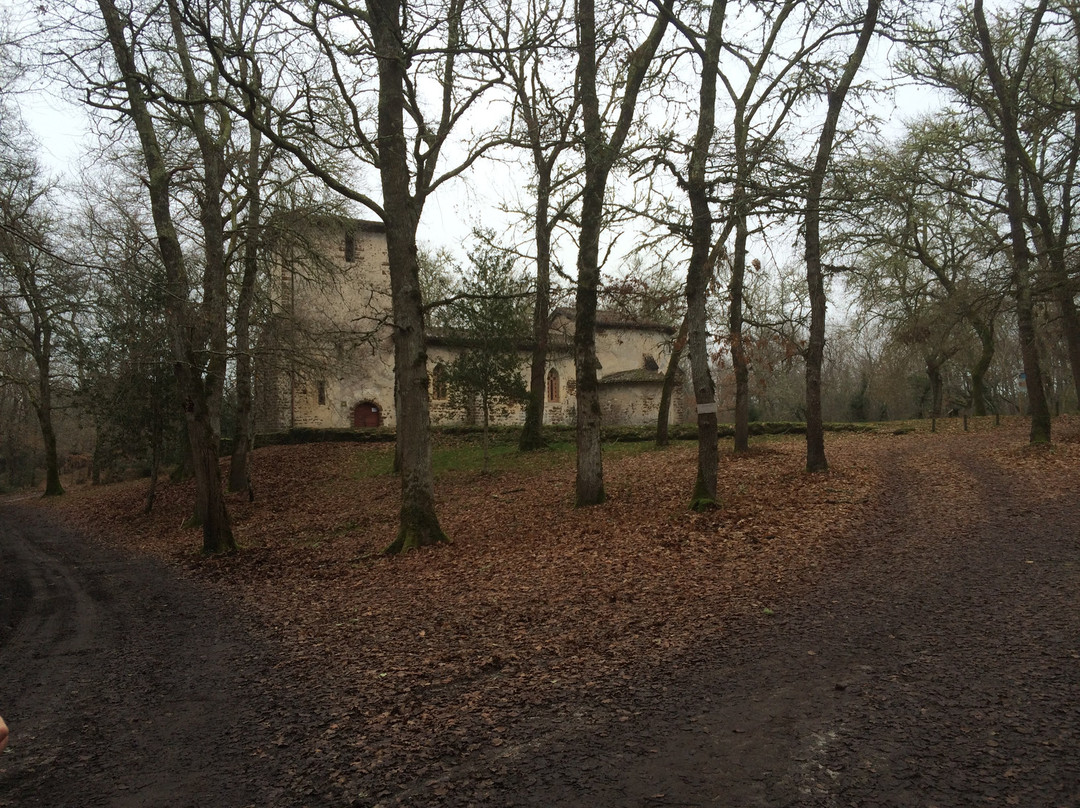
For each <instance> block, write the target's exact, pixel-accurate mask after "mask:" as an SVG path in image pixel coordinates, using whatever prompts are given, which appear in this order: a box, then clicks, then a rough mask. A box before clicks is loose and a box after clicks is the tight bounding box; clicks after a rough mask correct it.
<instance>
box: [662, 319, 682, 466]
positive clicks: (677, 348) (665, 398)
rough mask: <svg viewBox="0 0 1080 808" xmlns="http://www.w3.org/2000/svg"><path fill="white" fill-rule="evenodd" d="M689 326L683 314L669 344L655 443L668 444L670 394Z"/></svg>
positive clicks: (672, 390) (677, 372)
mask: <svg viewBox="0 0 1080 808" xmlns="http://www.w3.org/2000/svg"><path fill="white" fill-rule="evenodd" d="M689 328H690V319H689V317H688V316H687V315H685V314H684V315H683V320H682V324H681V325H680V326H679V333H678V334H677V335H676V336H675V342H674V343H673V344H672V346H671V356H669V357H668V363H667V369H666V370H665V371H664V386H663V388H661V390H660V411H659V412H657V414H656V445H657V446H667V445H668V422H669V421H670V420H671V396H672V393H673V392H674V390H675V382H676V380H677V379H678V378H679V362H681V361H682V355H683V350H685V348H686V341H687V332H688V331H689Z"/></svg>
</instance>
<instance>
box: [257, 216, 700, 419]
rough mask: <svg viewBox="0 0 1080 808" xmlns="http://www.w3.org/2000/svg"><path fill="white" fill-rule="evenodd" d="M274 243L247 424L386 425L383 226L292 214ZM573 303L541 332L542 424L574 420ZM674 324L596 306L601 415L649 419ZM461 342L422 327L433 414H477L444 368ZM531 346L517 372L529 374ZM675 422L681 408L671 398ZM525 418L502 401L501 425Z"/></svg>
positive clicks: (390, 381)
mask: <svg viewBox="0 0 1080 808" xmlns="http://www.w3.org/2000/svg"><path fill="white" fill-rule="evenodd" d="M288 225H289V226H287V227H282V228H280V232H281V233H282V234H286V235H282V236H281V237H280V238H279V239H277V241H276V243H274V245H273V247H272V248H271V250H270V256H271V266H272V271H271V275H272V278H271V283H270V286H271V288H270V297H271V304H270V305H271V312H270V316H269V317H268V320H267V326H266V328H265V329H264V331H263V334H262V336H261V338H260V340H259V344H258V346H257V348H256V357H255V359H256V361H255V365H256V372H255V396H256V410H255V421H256V423H255V429H256V431H257V432H260V433H267V432H282V431H286V430H289V429H292V428H296V427H312V428H337V429H347V428H356V429H366V428H373V427H394V425H395V418H394V349H393V343H392V341H391V334H392V326H391V304H390V271H389V264H388V260H387V253H386V238H385V234H384V227H383V225H382V223H379V222H369V221H363V220H359V219H349V218H345V217H339V216H327V215H303V216H302V217H301V215H300V214H295V220H294V221H291V222H289V223H288ZM573 327H574V318H573V311H572V310H569V309H557V310H556V311H555V312H554V314H553V318H552V330H551V337H550V340H549V345H550V348H549V353H548V368H547V389H546V392H545V402H546V403H545V407H544V423H545V424H573V423H574V422H575V419H576V403H577V400H576V396H575V395H574V388H575V374H574V357H573ZM671 341H672V329H670V328H668V327H666V326H662V325H658V324H656V323H645V322H637V321H633V320H631V319H628V318H626V317H624V316H620V315H618V314H616V313H613V312H606V311H601V312H598V313H597V333H596V352H597V359H598V360H599V366H600V370H599V373H600V379H599V382H600V387H601V397H600V400H601V407H602V409H603V422H604V423H605V424H609V425H637V424H641V425H646V424H653V423H655V422H656V416H657V408H658V407H659V402H660V393H661V388H662V385H663V371H664V369H665V368H666V363H667V358H668V354H669V351H670V344H671ZM460 350H461V347H460V344H459V343H458V344H456V343H455V340H454V339H453V338H451V337H448V336H446V335H441V334H440V333H439V332H438V331H437V330H434V329H433V330H432V333H430V334H429V335H428V376H429V379H430V385H431V386H430V393H431V421H432V424H435V425H450V424H455V425H456V424H467V423H472V422H473V421H474V419H475V417H476V414H475V413H474V412H470V411H467V408H466V409H463V408H452V407H451V406H450V402H449V392H448V389H447V384H446V380H445V371H446V368H447V367H448V366H449V365H450V363H451V362H453V361H454V359H455V357H456V356H457V355H458V353H459V352H460ZM528 363H529V354H528V352H526V351H524V350H523V351H522V364H521V372H522V376H523V378H524V379H525V380H526V381H527V379H528V373H529V369H528ZM673 400H674V401H675V402H676V403H674V404H673V405H672V412H671V413H670V415H671V421H672V422H673V423H674V422H676V421H678V420H681V419H682V416H683V415H684V413H683V410H684V409H685V406H684V405H683V397H682V396H680V395H679V394H678V391H676V394H675V395H674V396H673ZM523 421H524V406H518V405H513V406H510V407H506V408H503V409H502V410H500V411H499V412H497V413H496V415H495V423H497V424H519V423H522V422H523Z"/></svg>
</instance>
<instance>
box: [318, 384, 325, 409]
mask: <svg viewBox="0 0 1080 808" xmlns="http://www.w3.org/2000/svg"><path fill="white" fill-rule="evenodd" d="M319 403H320V404H325V403H326V382H319Z"/></svg>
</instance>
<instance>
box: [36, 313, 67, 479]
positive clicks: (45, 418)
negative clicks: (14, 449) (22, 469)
mask: <svg viewBox="0 0 1080 808" xmlns="http://www.w3.org/2000/svg"><path fill="white" fill-rule="evenodd" d="M35 342H36V344H35V346H34V354H35V356H34V359H35V361H36V363H37V367H38V390H37V403H35V404H34V412H35V413H36V414H37V419H38V424H39V425H40V427H41V439H42V441H43V442H44V444H45V496H47V497H57V496H60V495H61V494H63V493H64V486H62V485H61V484H60V457H59V455H58V454H57V451H56V430H55V428H54V427H53V407H52V371H51V364H52V329H51V328H50V327H49V326H48V325H47V324H46V322H45V320H44V319H43V318H39V325H38V334H37V337H36V339H35Z"/></svg>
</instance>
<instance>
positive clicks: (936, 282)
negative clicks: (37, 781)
mask: <svg viewBox="0 0 1080 808" xmlns="http://www.w3.org/2000/svg"><path fill="white" fill-rule="evenodd" d="M1078 51H1080V11H1078V10H1077V9H1076V8H1075V6H1074V5H1070V4H1067V3H1051V2H1038V3H1002V4H994V5H993V6H991V7H989V8H986V7H984V4H983V3H982V2H975V3H973V4H972V5H970V6H966V5H965V6H962V7H955V8H954V7H943V6H941V5H939V4H935V3H924V2H905V3H891V4H882V3H880V2H877V1H876V0H869V2H867V3H865V4H863V3H858V2H810V3H806V2H793V1H792V2H784V1H783V0H777V1H776V2H741V3H715V4H713V5H702V4H700V3H696V2H675V0H657V1H656V2H645V3H635V2H610V3H609V2H604V1H603V0H601V2H599V3H597V2H595V0H579V2H578V3H577V4H576V5H575V6H574V7H573V8H570V7H567V6H564V5H560V4H558V3H554V2H544V1H543V0H529V1H528V2H518V0H504V1H503V2H464V0H448V1H447V2H421V3H412V2H407V0H370V2H367V3H365V4H363V5H359V4H350V3H344V4H339V3H335V4H327V3H321V2H313V1H312V0H306V2H297V3H289V2H272V3H266V2H253V1H251V0H243V1H242V2H233V1H232V0H215V2H210V3H203V4H195V3H190V2H183V1H182V0H165V2H163V3H152V4H148V3H140V2H131V3H116V2H114V0H98V2H96V3H80V2H68V3H62V4H59V5H56V6H48V7H46V6H30V5H16V6H9V7H7V8H6V9H5V12H4V15H3V17H2V19H0V71H2V74H3V75H2V79H3V81H2V86H3V90H2V98H0V102H2V104H3V110H2V115H3V117H2V119H0V215H2V217H3V221H2V222H0V284H2V288H0V302H2V308H0V335H2V336H0V339H2V340H3V347H4V351H3V355H2V359H0V362H2V367H0V424H3V427H2V429H3V430H4V434H3V443H2V447H0V472H2V475H3V484H4V485H5V486H6V487H21V486H28V485H29V486H32V485H38V484H41V483H44V486H45V491H46V493H49V494H58V493H60V492H61V491H62V486H61V484H60V472H61V470H62V469H63V468H64V467H65V466H66V467H67V468H69V469H72V468H85V475H86V476H87V477H88V478H89V479H92V480H93V481H95V482H96V481H101V480H107V479H110V478H117V477H123V476H130V475H133V474H146V475H148V477H149V479H150V488H149V493H148V495H147V498H146V503H147V507H148V508H149V507H152V505H153V500H154V491H155V482H156V480H157V476H158V474H159V471H160V470H161V469H163V468H172V467H178V468H182V469H186V472H187V473H189V474H191V475H193V476H194V477H195V480H196V487H195V490H196V496H195V503H194V506H193V515H192V521H193V523H198V524H201V525H202V526H203V539H204V540H203V548H204V550H206V551H208V552H218V551H228V550H231V549H234V548H235V541H234V539H233V537H232V535H231V520H230V517H229V513H228V509H227V506H226V501H225V498H224V497H223V496H222V491H223V489H224V488H226V487H228V488H229V489H231V490H233V491H243V490H245V489H246V488H248V487H249V485H250V473H249V469H248V467H247V463H248V451H249V449H250V448H251V446H252V443H253V437H254V436H253V435H252V380H253V374H254V373H255V363H256V362H257V357H258V348H259V346H260V345H261V344H265V343H266V340H265V339H264V338H265V335H266V329H268V328H270V327H271V326H272V324H273V323H275V322H276V320H275V315H278V314H280V312H278V311H275V308H274V301H273V300H272V299H271V297H270V296H269V294H268V290H269V284H268V282H267V280H268V271H267V266H266V262H265V256H266V254H267V250H266V249H265V247H266V245H267V244H268V243H270V242H271V241H273V240H275V239H280V238H287V237H290V236H291V237H296V234H295V233H292V234H290V233H286V232H283V229H285V228H286V227H287V225H286V224H284V223H286V222H287V221H288V219H289V217H288V216H285V215H284V214H286V213H294V212H296V211H304V212H318V213H331V214H337V215H355V216H361V217H365V218H374V219H378V220H381V221H382V222H383V223H384V224H385V226H386V232H387V241H388V250H389V259H390V271H391V284H392V287H393V289H392V291H393V311H392V313H391V314H390V319H391V321H392V324H393V326H394V329H395V335H396V336H395V368H396V373H397V378H398V389H399V397H398V401H397V408H396V409H397V411H398V417H399V428H398V432H397V436H396V437H397V453H396V455H397V458H396V466H397V469H398V472H399V474H400V478H401V513H400V517H401V525H400V529H399V535H398V541H397V542H395V543H394V545H393V547H394V549H405V548H409V547H413V546H418V545H423V544H428V543H432V542H436V541H439V540H441V539H442V538H444V535H443V531H442V529H441V527H440V525H439V522H438V517H437V514H436V512H435V499H434V495H433V485H434V482H433V477H432V474H431V447H430V438H429V428H428V410H427V407H428V401H427V398H428V383H427V382H428V380H427V369H426V362H425V361H424V356H425V354H424V345H425V330H426V328H427V327H428V324H429V323H430V322H433V321H435V320H436V319H437V318H438V316H439V310H440V305H439V304H440V303H441V302H443V301H446V300H451V299H456V300H457V302H460V300H461V298H460V295H459V294H458V293H459V292H460V282H459V278H460V276H461V275H462V274H463V270H465V269H467V265H468V264H469V262H470V260H471V259H470V257H469V256H471V255H476V254H478V251H479V252H483V253H484V254H490V251H492V250H497V251H499V252H500V254H501V255H502V256H503V259H504V260H505V261H507V262H508V264H507V265H510V266H513V267H515V269H514V271H515V272H517V273H520V275H521V276H523V277H524V278H526V279H527V280H528V294H529V298H530V300H531V305H530V312H529V314H530V315H531V316H530V323H529V324H528V328H529V331H530V333H529V335H528V337H529V340H530V345H531V346H532V355H531V358H530V362H529V366H528V367H523V368H522V372H523V374H524V375H525V376H526V377H527V378H529V380H530V413H531V417H530V418H529V419H527V422H526V426H525V429H524V430H523V434H522V436H521V441H520V443H521V446H522V448H523V449H529V448H536V447H538V446H541V445H543V443H544V436H543V425H542V424H541V423H540V422H539V420H538V418H537V416H536V413H537V407H539V406H540V404H541V397H542V395H543V368H544V361H545V349H546V342H547V331H546V329H547V325H548V323H549V322H550V314H551V311H552V310H553V308H554V307H555V306H557V305H560V304H565V305H570V306H572V307H573V308H574V310H575V313H576V326H577V328H576V334H575V345H574V350H575V358H576V363H577V378H576V380H575V382H576V385H577V391H578V400H579V403H580V404H579V408H578V413H577V417H578V423H577V428H576V454H577V470H576V493H575V496H576V501H577V503H578V504H580V505H589V504H593V503H597V502H601V501H603V499H604V498H605V490H604V485H603V458H602V449H601V441H600V438H601V427H602V424H601V423H600V420H599V414H598V407H596V406H593V404H595V401H596V400H597V387H596V381H597V374H596V371H597V368H596V366H595V365H596V363H595V346H594V342H593V338H594V331H595V321H596V311H597V309H598V307H599V308H617V309H623V310H625V311H626V312H627V313H628V314H633V315H635V316H640V317H646V318H649V319H654V320H659V321H661V322H664V323H666V324H668V325H671V326H672V330H673V332H674V336H673V345H672V349H673V350H672V353H673V355H674V356H676V357H680V358H681V359H682V363H683V365H682V366H683V368H684V371H685V376H686V378H687V379H688V384H689V385H690V386H691V387H692V388H693V395H694V398H695V400H696V404H697V427H698V435H699V439H700V440H699V452H698V479H697V483H696V485H695V488H694V491H693V492H689V491H688V492H687V500H688V501H689V502H692V503H693V504H694V505H695V507H699V508H707V507H709V506H710V505H711V504H715V503H716V502H718V501H719V500H720V499H721V498H722V492H718V491H717V488H716V479H717V475H716V466H717V463H718V462H719V460H718V453H717V451H716V435H717V430H718V423H719V422H720V421H722V420H723V421H731V422H733V423H734V424H735V448H736V449H737V450H741V449H745V448H746V445H747V436H748V433H749V423H750V422H751V421H755V420H765V419H768V420H784V421H800V422H805V423H806V431H807V458H806V460H807V462H806V466H807V469H808V470H809V471H816V470H820V469H824V468H826V467H827V460H826V456H825V444H824V437H823V424H824V422H826V421H870V420H881V419H896V418H911V417H916V418H936V417H942V416H945V415H948V414H955V415H961V414H970V415H984V414H988V413H990V414H992V413H1002V414H1011V413H1023V414H1026V415H1029V416H1030V418H1031V430H1030V436H1029V437H1030V439H1031V440H1032V441H1033V442H1047V441H1049V440H1050V438H1051V435H1050V415H1051V413H1053V412H1062V411H1066V410H1071V409H1075V408H1076V406H1077V388H1078V385H1080V320H1078V315H1077V312H1076V298H1077V291H1078V267H1077V259H1076V222H1075V217H1074V216H1073V215H1072V211H1073V207H1074V196H1075V194H1074V191H1075V189H1076V169H1077V164H1078V162H1080V79H1078V77H1077V73H1076V70H1075V65H1076V64H1077V63H1078V61H1080V52H1078ZM44 84H47V85H48V86H49V87H50V88H56V87H60V88H63V89H62V92H63V94H64V95H65V97H66V98H67V99H69V100H74V101H78V102H79V103H80V104H82V108H83V109H84V110H85V114H86V118H85V120H86V121H87V123H88V126H89V133H88V137H87V138H86V139H85V140H84V141H83V143H84V144H85V146H86V153H85V156H83V157H80V158H79V159H77V160H75V161H73V162H72V163H71V165H72V166H79V168H78V170H77V172H76V171H74V170H73V171H70V172H69V173H67V174H63V175H61V174H57V173H55V172H54V171H50V170H49V169H47V168H46V167H45V164H44V163H43V161H42V160H41V159H40V158H39V157H38V154H39V148H40V147H39V144H38V143H37V142H36V138H35V135H34V134H33V131H32V129H31V128H29V127H28V126H27V119H28V118H30V117H31V116H32V115H33V114H34V109H35V108H36V107H35V103H34V102H33V100H32V99H33V88H35V87H41V86H42V85H44ZM912 98H917V99H918V101H917V102H913V103H914V104H915V105H917V106H918V110H917V111H909V108H908V105H909V103H911V102H908V101H907V100H906V99H912ZM898 99H899V100H898ZM462 200H463V201H462ZM466 209H468V210H471V211H474V212H475V213H474V214H470V215H465V214H460V215H459V214H458V213H457V212H458V211H464V210H466ZM448 211H454V214H451V215H448ZM433 213H434V214H436V215H435V217H434V218H435V220H436V222H438V224H435V223H433V217H432V214H433ZM473 215H475V219H473ZM455 219H461V220H462V221H461V222H456V221H453V220H455ZM440 220H441V221H440ZM448 221H453V226H452V227H451V226H448V225H447V222H448ZM492 222H496V223H498V224H499V226H498V227H497V228H496V229H494V230H492V229H490V225H491V223H492ZM477 224H484V225H486V226H487V229H485V230H482V231H476V233H475V235H474V236H472V237H470V238H472V239H473V243H472V244H471V246H470V247H468V248H465V249H459V248H457V246H456V245H457V244H460V243H461V241H462V236H461V232H462V230H463V229H468V227H470V226H473V225H477ZM463 225H465V227H463ZM311 264H312V267H313V271H318V270H319V268H320V265H319V263H318V262H317V261H314V260H313V261H312V262H311ZM322 269H323V270H325V271H329V267H322ZM465 274H468V273H467V272H466V273H465ZM474 293H475V290H473V292H470V294H474ZM519 293H520V292H515V294H519ZM499 294H502V293H501V292H492V295H493V296H498V295H499ZM481 297H482V295H481ZM827 312H830V313H831V319H828V320H827V319H826V313H827ZM309 336H311V335H309ZM314 342H315V340H314V339H311V340H309V341H308V342H303V341H301V342H298V343H295V344H291V345H289V346H288V350H290V352H291V353H292V355H294V356H295V357H297V358H298V360H299V361H301V362H308V363H310V365H311V366H312V367H315V366H317V365H318V364H319V363H320V362H324V361H326V360H325V357H322V356H319V355H318V354H317V352H315V351H313V350H308V349H306V348H308V347H309V346H310V344H314ZM676 367H677V366H676V365H674V364H673V365H672V369H673V370H674V369H675V368H676ZM673 376H674V374H673ZM538 380H539V383H538ZM662 409H663V408H662ZM658 433H660V434H661V435H662V433H663V425H658ZM223 438H228V439H230V440H229V442H228V443H229V446H231V449H232V458H231V463H230V464H229V465H228V469H229V473H230V477H229V479H228V480H227V481H226V480H222V479H221V473H222V472H221V466H220V465H219V463H218V458H219V455H220V454H221V448H222V439H223Z"/></svg>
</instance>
